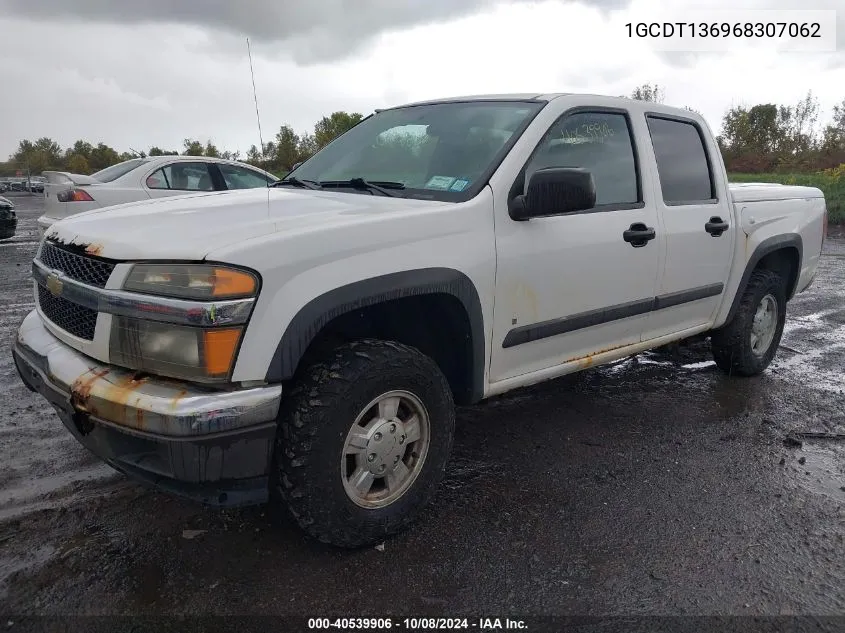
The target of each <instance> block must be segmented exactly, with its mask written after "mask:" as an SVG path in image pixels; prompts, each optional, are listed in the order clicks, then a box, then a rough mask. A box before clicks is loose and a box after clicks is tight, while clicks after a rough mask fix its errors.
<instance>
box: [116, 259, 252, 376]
mask: <svg viewBox="0 0 845 633" xmlns="http://www.w3.org/2000/svg"><path fill="white" fill-rule="evenodd" d="M258 284H259V280H258V276H257V275H256V274H254V273H252V272H249V271H245V270H240V269H237V268H232V267H228V266H222V265H216V264H135V265H134V266H133V267H132V269H131V270H130V271H129V275H128V276H127V277H126V280H125V281H124V283H123V289H124V290H127V291H130V292H138V293H143V294H146V295H150V297H149V299H145V301H149V303H152V304H154V303H155V299H154V298H153V297H156V296H157V297H169V298H175V299H182V300H186V301H194V302H201V304H200V305H202V306H206V307H207V306H211V308H212V314H214V312H213V309H214V303H215V302H219V301H224V300H237V299H251V298H252V297H255V295H256V294H257V293H258ZM212 322H213V321H212ZM204 325H205V326H207V325H209V324H208V323H205V324H204ZM242 334H243V326H237V327H234V326H232V327H229V326H220V327H200V326H197V327H192V326H190V325H179V324H174V323H164V322H158V321H150V320H147V319H144V318H140V317H138V318H136V317H131V316H117V315H115V316H114V317H113V319H112V329H111V337H110V340H109V355H110V358H111V362H112V363H114V364H116V365H121V366H123V367H129V368H132V369H136V370H138V371H143V372H149V373H151V374H157V375H159V376H169V377H171V378H181V379H184V380H193V381H198V382H219V381H225V380H227V379H228V378H229V376H230V374H231V371H232V366H233V365H234V362H235V356H236V354H237V350H238V346H239V344H240V341H241V336H242Z"/></svg>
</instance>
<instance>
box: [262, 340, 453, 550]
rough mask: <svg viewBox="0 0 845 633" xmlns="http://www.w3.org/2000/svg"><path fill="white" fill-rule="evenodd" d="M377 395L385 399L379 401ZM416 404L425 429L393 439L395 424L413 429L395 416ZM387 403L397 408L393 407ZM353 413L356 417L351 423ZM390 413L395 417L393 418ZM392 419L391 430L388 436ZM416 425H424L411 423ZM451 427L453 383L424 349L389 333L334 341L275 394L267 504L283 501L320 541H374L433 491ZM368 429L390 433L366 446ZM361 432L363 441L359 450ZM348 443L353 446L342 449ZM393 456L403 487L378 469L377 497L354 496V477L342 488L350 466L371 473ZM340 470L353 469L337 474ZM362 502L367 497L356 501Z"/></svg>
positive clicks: (372, 433)
mask: <svg viewBox="0 0 845 633" xmlns="http://www.w3.org/2000/svg"><path fill="white" fill-rule="evenodd" d="M395 394H405V395H404V396H401V398H404V400H397V396H396V395H395ZM374 402H375V403H376V404H375V405H374V404H373V403H374ZM391 402H392V403H393V404H390V403H391ZM383 403H387V407H386V408H384V409H383V408H382V406H383ZM397 403H398V404H397ZM408 403H410V404H408ZM414 406H416V407H417V409H416V410H417V411H418V412H419V416H417V417H418V418H420V417H422V418H425V417H426V416H427V429H428V431H427V435H426V434H425V433H423V438H424V439H423V440H417V443H415V444H411V443H409V444H407V445H406V447H400V446H399V444H400V443H404V441H406V436H405V435H401V436H400V435H399V434H398V433H401V432H402V429H406V428H411V427H410V426H407V427H406V426H404V423H403V422H402V421H401V420H402V419H403V418H404V419H407V420H410V419H411V418H412V417H413V412H414V408H413V407H414ZM420 406H421V407H422V409H420ZM393 411H399V412H398V413H396V414H395V415H394V414H393V413H392V412H393ZM409 411H410V412H411V413H408V412H409ZM368 412H369V413H368ZM359 419H360V420H361V422H356V421H357V420H359ZM367 420H370V421H371V423H370V424H368V425H367V427H366V428H364V427H361V426H358V425H359V424H364V422H366V421H367ZM391 420H393V421H395V422H396V424H391V423H390V421H391ZM408 424H413V422H408ZM397 426H398V428H399V431H396V432H397V435H395V436H390V435H389V434H390V433H393V432H394V431H393V430H392V429H394V428H396V427H397ZM417 426H418V427H423V426H424V425H423V424H422V423H420V422H418V424H417ZM454 427H455V407H454V402H453V399H452V392H451V390H450V387H449V384H448V382H447V381H446V378H445V376H444V375H443V373H442V372H441V371H440V369H439V368H438V366H437V365H436V364H435V363H434V361H433V360H431V359H430V358H429V357H427V356H425V355H424V354H422V353H421V352H419V351H418V350H416V349H414V348H412V347H408V346H406V345H401V344H399V343H395V342H390V341H378V340H364V341H358V342H353V343H347V344H344V345H341V346H340V347H338V348H336V349H335V350H333V351H332V352H330V353H329V354H327V355H326V356H325V357H324V358H322V359H321V360H318V361H316V362H314V363H313V364H312V365H311V366H309V367H307V368H305V370H304V371H303V372H302V373H301V375H300V376H299V378H298V379H297V380H296V381H295V384H294V386H293V388H292V390H291V391H290V393H289V394H287V395H286V396H284V397H283V402H282V407H281V410H280V419H279V429H278V432H277V437H276V446H275V450H274V457H273V472H272V479H271V488H270V498H271V504H272V505H273V506H277V507H279V506H281V507H287V509H288V510H289V511H290V514H292V515H293V517H294V519H295V520H296V522H297V523H298V524H299V526H300V527H301V528H302V529H303V530H304V531H305V532H306V533H307V534H309V535H310V536H312V537H313V538H315V539H317V540H318V541H321V542H323V543H327V544H331V545H334V546H338V547H344V548H357V547H363V546H365V545H372V544H375V543H380V542H382V541H383V540H384V539H385V538H387V537H389V536H391V535H393V534H396V533H398V532H400V531H402V530H404V529H405V528H406V527H407V526H408V525H409V524H410V523H412V522H413V521H414V519H415V518H416V517H417V516H418V515H419V513H420V511H421V510H422V509H423V508H424V507H425V506H426V505H427V504H428V502H429V501H430V500H431V498H432V496H433V495H434V493H435V491H436V488H437V486H438V484H439V482H440V480H441V479H442V477H443V473H444V471H445V466H446V462H447V460H448V458H449V453H450V451H451V448H452V440H453V435H454ZM379 431H381V432H379ZM359 432H360V434H359V435H356V443H355V446H354V447H352V446H350V444H349V441H350V440H349V438H351V437H352V435H353V434H355V433H359ZM411 433H412V432H410V431H409V435H408V438H410V435H411ZM367 434H369V435H367ZM377 436H378V437H377ZM382 436H384V438H386V439H383V438H382ZM360 437H364V440H360V439H358V438H360ZM367 437H369V440H367V439H366V438H367ZM376 437H377V439H378V440H379V442H383V441H386V440H390V441H391V442H392V444H391V446H390V448H389V449H383V450H381V452H379V454H378V455H376V452H378V451H376V449H372V448H371V446H373V445H374V442H375V439H374V438H376ZM426 438H427V439H426ZM362 441H363V442H364V448H361V449H359V447H358V443H360V442H362ZM407 441H408V442H413V440H412V439H407ZM423 441H425V445H424V446H425V448H424V449H420V453H421V454H422V455H423V457H422V459H420V458H419V457H418V456H417V453H416V452H414V450H413V449H414V448H416V447H420V446H423V444H421V442H423ZM380 446H381V447H383V446H384V445H383V444H381V445H380ZM350 451H358V452H360V453H361V454H360V455H358V454H355V455H350V454H349V452H350ZM391 451H392V452H391ZM402 451H406V452H405V453H402ZM415 456H417V457H416V461H415ZM400 459H401V460H402V463H403V464H404V463H405V460H408V462H409V463H410V464H411V466H409V467H408V469H409V471H410V472H411V473H412V475H413V476H411V475H407V474H405V473H404V471H403V476H404V477H405V479H403V480H402V481H405V482H406V483H405V485H406V486H407V488H406V489H404V491H403V489H402V487H401V486H400V485H399V484H397V483H394V484H393V485H394V490H395V491H396V492H391V489H390V488H389V487H388V478H387V477H386V476H385V477H384V478H382V479H378V478H377V479H376V480H375V481H376V484H378V483H379V482H381V484H380V485H381V486H382V487H383V490H382V492H381V494H382V495H385V496H384V498H382V499H381V500H376V501H375V502H370V501H368V500H367V499H365V498H364V497H366V494H365V495H361V496H359V497H358V501H355V495H356V494H358V491H357V489H355V488H354V486H353V487H352V488H350V483H349V482H350V481H352V480H354V479H355V477H354V476H355V474H356V473H358V477H361V474H362V473H363V475H366V477H369V478H370V479H372V476H373V474H372V472H370V470H368V469H371V468H372V469H374V470H378V469H379V468H384V467H385V465H387V466H388V468H390V467H391V464H397V462H398V460H400ZM349 460H351V462H350V461H349ZM356 460H359V461H356ZM368 461H369V462H371V463H367V462H368ZM350 464H351V465H350ZM362 465H363V470H362ZM399 466H400V467H401V464H400V465H399ZM394 468H395V467H394ZM345 469H346V470H347V471H353V472H352V474H351V475H350V474H345V472H344V471H345ZM381 472H383V470H382V471H381ZM396 472H398V469H397V471H396ZM413 473H416V474H413ZM392 481H393V482H397V481H399V478H398V477H396V478H395V479H393V480H392ZM374 486H375V484H374ZM350 490H351V492H350ZM367 494H371V493H367ZM396 494H398V495H399V496H398V497H396V498H395V499H393V500H392V501H391V500H390V499H389V497H390V496H391V495H396ZM361 503H365V504H366V503H373V504H375V505H372V506H370V507H362V505H361ZM379 503H381V504H382V505H378V504H379Z"/></svg>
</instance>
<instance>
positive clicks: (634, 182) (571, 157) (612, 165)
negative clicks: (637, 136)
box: [524, 112, 640, 207]
mask: <svg viewBox="0 0 845 633" xmlns="http://www.w3.org/2000/svg"><path fill="white" fill-rule="evenodd" d="M546 167H580V168H582V169H586V170H588V171H589V172H590V173H591V174H592V176H593V181H594V182H595V185H596V207H601V206H605V205H626V204H630V205H632V206H633V205H635V204H637V203H639V202H640V195H639V186H638V185H639V182H638V176H637V163H636V160H635V158H634V146H633V143H632V142H631V130H630V128H629V126H628V119H627V117H626V116H625V115H624V114H621V113H615V112H613V113H611V112H577V113H574V114H565V115H563V116H562V117H561V118H560V119H558V121H556V122H555V123H554V124H553V125H552V127H551V128H550V129H549V131H548V132H546V135H545V136H544V137H543V140H542V141H540V144H539V145H538V146H537V149H536V150H535V152H534V155H533V156H532V157H531V160H530V161H529V163H528V165H527V166H526V169H525V185H524V190H525V191H527V189H528V183H529V182H530V179H531V174H533V173H534V172H535V171H536V170H538V169H543V168H546Z"/></svg>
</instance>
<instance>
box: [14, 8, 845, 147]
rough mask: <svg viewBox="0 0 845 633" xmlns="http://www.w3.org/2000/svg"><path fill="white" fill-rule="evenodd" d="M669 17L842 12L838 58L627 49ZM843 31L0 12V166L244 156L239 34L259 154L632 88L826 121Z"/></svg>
mask: <svg viewBox="0 0 845 633" xmlns="http://www.w3.org/2000/svg"><path fill="white" fill-rule="evenodd" d="M668 7H672V8H673V9H675V10H678V9H679V8H686V7H690V8H699V9H701V8H707V9H711V10H713V11H717V10H718V9H719V8H723V9H728V8H731V9H737V8H769V9H771V8H780V9H801V8H804V9H806V8H815V9H833V8H836V7H839V9H840V10H839V13H838V16H837V18H838V50H837V51H835V52H829V53H796V52H776V51H774V50H773V49H772V48H771V47H768V48H765V49H762V50H757V51H740V52H728V53H723V54H710V53H708V54H700V53H699V54H689V53H665V52H659V51H656V50H654V47H653V46H651V45H650V44H649V43H647V42H643V41H639V42H638V41H632V40H629V39H628V38H627V37H626V30H625V27H624V24H625V23H626V22H629V21H639V20H643V19H646V18H650V17H652V16H658V17H659V16H660V15H661V13H660V12H661V9H662V8H663V9H665V8H668ZM714 15H718V13H715V14H714ZM843 25H845V4H843V1H842V0H808V1H803V0H662V1H661V0H631V1H628V0H581V1H578V2H572V1H565V0H549V1H531V0H237V1H234V0H203V1H201V2H200V1H199V0H170V1H167V0H135V1H133V2H125V1H123V0H0V86H2V91H0V94H2V98H0V158H5V156H6V155H8V154H10V153H12V152H13V151H14V150H15V148H16V147H17V144H18V141H19V140H20V139H22V138H31V139H34V138H37V137H40V136H49V137H51V138H53V139H55V140H56V141H58V142H59V143H60V144H61V145H62V146H63V147H65V146H67V145H69V144H71V143H73V141H74V140H76V139H79V138H81V139H85V140H89V141H92V142H95V143H96V142H98V141H103V142H105V143H107V144H109V145H112V146H113V147H115V148H117V149H118V150H128V149H129V148H135V149H137V150H148V149H149V147H150V146H152V145H157V146H160V147H163V148H168V149H179V150H181V149H182V139H184V138H186V137H192V138H199V139H201V140H202V141H206V140H208V139H211V140H213V142H214V143H215V144H217V146H218V147H220V148H221V149H232V150H235V149H240V150H241V151H242V152H245V151H246V150H247V149H248V148H249V146H250V145H251V144H253V143H255V144H257V140H258V132H257V128H256V123H255V109H254V108H255V106H254V102H253V96H252V83H251V81H250V74H249V61H248V58H247V55H246V52H247V51H246V42H245V38H246V37H247V36H249V37H250V38H251V41H252V46H253V57H254V65H255V81H256V85H257V91H258V100H259V106H260V111H261V123H262V127H263V131H264V140H265V141H267V140H270V138H271V137H272V136H273V135H274V134H275V132H276V131H277V130H278V128H279V126H280V125H282V124H284V123H289V124H290V125H292V126H293V127H294V129H295V130H296V131H297V132H303V131H309V130H311V129H312V128H313V125H314V123H315V122H316V121H317V120H318V119H319V118H320V117H321V116H323V115H325V114H329V113H331V112H332V111H335V110H347V111H359V112H362V113H364V114H368V113H370V112H372V110H373V109H374V108H379V107H384V106H387V105H396V104H398V103H403V102H406V101H412V100H418V99H427V98H434V97H442V96H451V95H465V94H477V93H500V92H522V91H527V92H532V91H537V92H590V93H598V94H611V95H619V94H623V93H624V94H627V93H630V91H631V89H632V88H634V87H635V86H637V85H639V84H641V83H643V82H646V81H649V82H657V83H659V84H660V85H662V86H664V87H665V89H666V102H667V103H670V104H672V105H681V106H683V105H689V106H692V107H694V108H695V109H697V110H699V111H701V112H702V113H703V114H704V115H705V117H706V118H707V119H708V121H709V122H710V124H711V125H712V126H714V128H718V126H719V122H720V120H721V116H722V114H723V113H724V110H725V109H726V108H728V107H730V106H731V105H737V104H745V105H753V104H755V103H760V102H775V103H784V104H792V103H794V102H796V101H798V100H799V99H800V98H801V97H803V96H804V95H805V94H806V93H807V91H808V90H809V89H812V90H813V92H814V93H815V94H816V95H817V97H818V98H819V100H820V102H821V105H822V108H823V118H824V119H826V118H827V117H828V115H829V114H830V109H831V107H832V105H833V104H834V103H837V102H841V101H842V99H843V98H845V27H844V26H843Z"/></svg>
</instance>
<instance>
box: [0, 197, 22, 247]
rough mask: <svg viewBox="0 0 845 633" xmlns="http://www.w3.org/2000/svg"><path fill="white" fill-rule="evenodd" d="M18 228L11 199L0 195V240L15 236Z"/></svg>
mask: <svg viewBox="0 0 845 633" xmlns="http://www.w3.org/2000/svg"><path fill="white" fill-rule="evenodd" d="M17 228H18V216H17V214H16V213H15V205H13V204H12V202H11V200H9V199H8V198H4V197H3V196H0V240H5V239H8V238H10V237H14V236H15V230H16V229H17Z"/></svg>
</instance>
